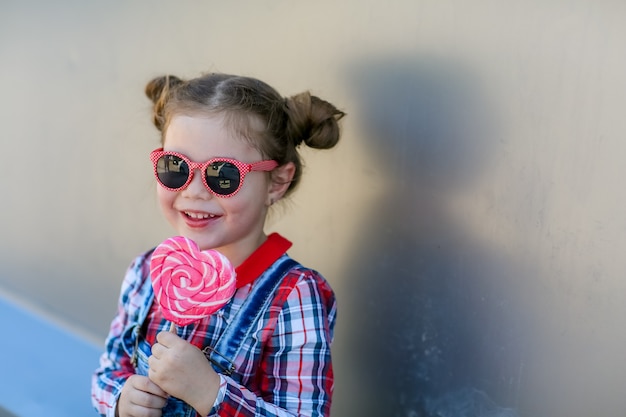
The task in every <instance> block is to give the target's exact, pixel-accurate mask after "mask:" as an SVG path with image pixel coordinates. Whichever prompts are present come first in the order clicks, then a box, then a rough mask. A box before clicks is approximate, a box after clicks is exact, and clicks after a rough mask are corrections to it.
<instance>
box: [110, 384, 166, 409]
mask: <svg viewBox="0 0 626 417" xmlns="http://www.w3.org/2000/svg"><path fill="white" fill-rule="evenodd" d="M166 403H167V394H166V393H165V391H163V390H162V389H161V388H159V387H158V386H157V385H156V384H154V383H153V382H152V381H150V380H149V379H148V378H147V377H145V376H140V375H133V376H131V377H130V378H128V380H127V381H126V383H125V384H124V387H123V388H122V393H121V395H120V398H119V401H118V403H117V413H118V415H119V416H120V417H127V416H142V417H160V416H161V414H162V413H161V411H162V410H161V409H162V408H163V407H165V404H166Z"/></svg>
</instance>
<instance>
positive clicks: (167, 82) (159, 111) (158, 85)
mask: <svg viewBox="0 0 626 417" xmlns="http://www.w3.org/2000/svg"><path fill="white" fill-rule="evenodd" d="M181 84H183V80H181V79H180V78H178V77H176V76H175V75H163V76H161V77H156V78H153V79H152V80H151V81H150V82H148V84H146V88H145V90H144V91H145V93H146V96H148V98H149V99H150V100H151V101H152V103H153V104H154V106H153V115H152V122H153V123H154V125H155V126H156V128H157V129H159V131H162V129H163V125H164V124H165V118H164V117H163V108H164V107H165V104H166V103H167V100H168V99H169V98H170V96H171V94H172V91H174V90H175V89H176V87H178V86H179V85H181Z"/></svg>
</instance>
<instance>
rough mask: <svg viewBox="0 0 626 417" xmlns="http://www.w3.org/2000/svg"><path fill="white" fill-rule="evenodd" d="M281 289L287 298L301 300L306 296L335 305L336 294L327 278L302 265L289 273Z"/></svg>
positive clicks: (296, 266) (298, 264) (298, 265)
mask: <svg viewBox="0 0 626 417" xmlns="http://www.w3.org/2000/svg"><path fill="white" fill-rule="evenodd" d="M281 287H283V288H282V291H284V292H286V293H287V297H299V298H301V297H302V296H303V295H305V294H306V295H307V296H313V297H314V298H319V299H320V300H323V301H325V302H326V303H333V302H334V300H335V293H334V291H333V289H332V287H331V285H330V283H329V282H328V281H327V280H326V278H325V277H324V276H323V275H322V274H321V273H320V272H318V271H317V270H315V269H312V268H309V267H306V266H303V265H301V264H300V263H297V264H296V265H295V266H294V267H293V268H291V269H290V270H289V271H288V272H287V274H286V276H285V278H284V280H283V283H282V284H281Z"/></svg>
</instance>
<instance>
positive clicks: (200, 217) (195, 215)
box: [185, 211, 215, 219]
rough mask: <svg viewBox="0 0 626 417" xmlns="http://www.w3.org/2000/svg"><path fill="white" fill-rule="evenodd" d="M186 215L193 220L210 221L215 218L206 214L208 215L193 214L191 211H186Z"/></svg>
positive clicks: (213, 215)
mask: <svg viewBox="0 0 626 417" xmlns="http://www.w3.org/2000/svg"><path fill="white" fill-rule="evenodd" d="M185 214H186V215H187V216H189V217H191V218H192V219H208V218H209V217H210V218H213V217H215V214H206V213H192V212H189V211H186V212H185Z"/></svg>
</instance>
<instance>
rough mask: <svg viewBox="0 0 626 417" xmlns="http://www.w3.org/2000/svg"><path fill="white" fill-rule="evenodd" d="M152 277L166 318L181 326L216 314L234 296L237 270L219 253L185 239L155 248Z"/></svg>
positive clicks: (172, 239)
mask: <svg viewBox="0 0 626 417" xmlns="http://www.w3.org/2000/svg"><path fill="white" fill-rule="evenodd" d="M150 276H151V278H152V288H153V289H154V295H155V297H156V299H157V301H158V302H159V305H160V307H161V311H162V312H163V316H165V318H166V319H167V320H169V321H171V322H172V323H174V324H177V325H179V326H186V325H188V324H190V323H193V322H195V321H198V320H201V319H202V318H204V317H207V316H209V315H211V314H213V313H214V312H216V311H217V310H219V309H220V308H222V307H223V306H224V305H226V304H227V303H228V301H229V300H230V299H231V298H232V296H233V294H234V293H235V276H236V274H235V269H234V268H233V266H232V264H231V263H230V262H229V261H228V259H227V258H226V257H225V256H224V255H222V254H221V253H219V252H218V251H216V250H204V251H201V250H200V249H199V248H198V245H196V243H195V242H194V241H192V240H190V239H187V238H185V237H182V236H176V237H172V238H169V239H167V240H165V241H164V242H163V243H161V244H160V245H159V246H157V247H156V249H155V250H154V252H153V254H152V260H151V261H150Z"/></svg>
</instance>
